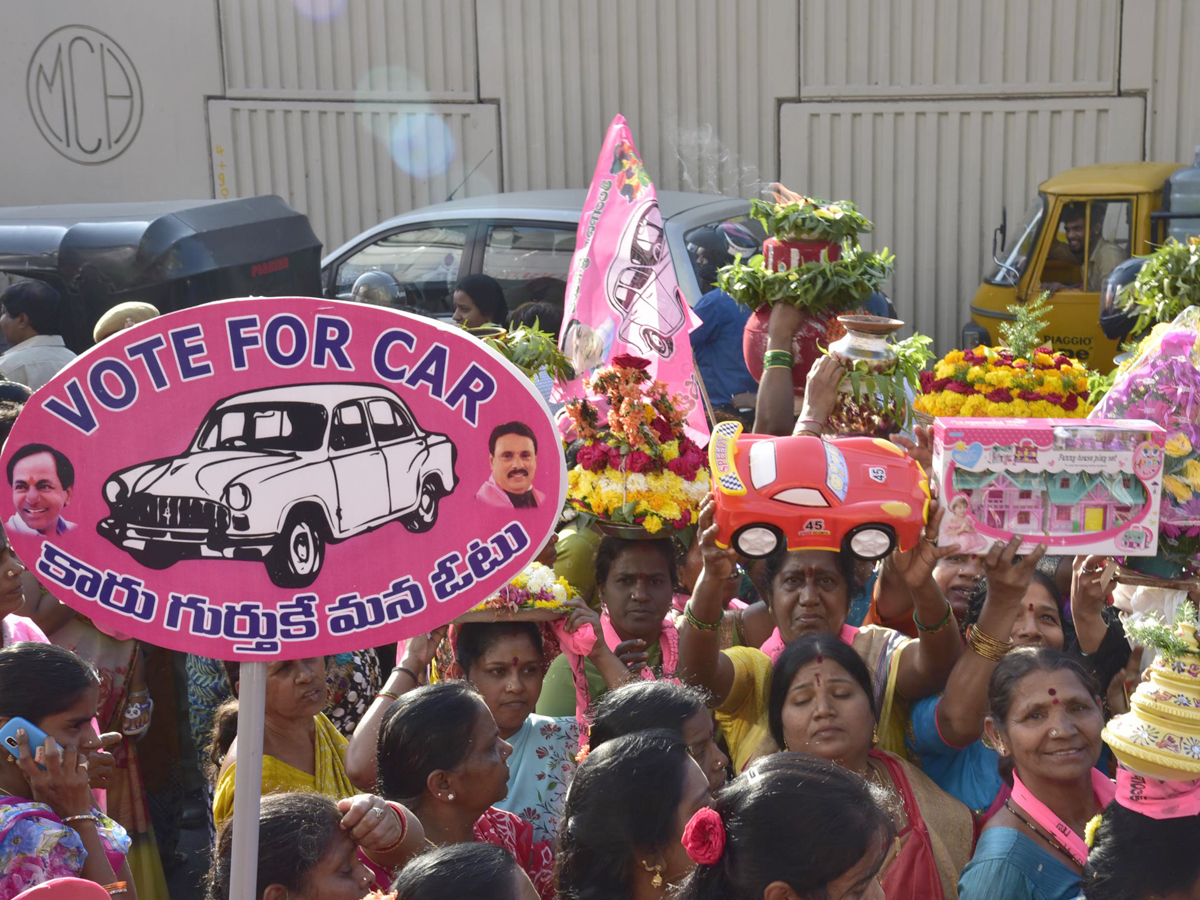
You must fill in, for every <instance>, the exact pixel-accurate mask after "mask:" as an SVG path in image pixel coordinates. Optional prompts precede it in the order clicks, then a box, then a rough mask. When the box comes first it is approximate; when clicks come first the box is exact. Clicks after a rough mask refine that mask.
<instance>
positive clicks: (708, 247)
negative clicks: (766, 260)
mask: <svg viewBox="0 0 1200 900" xmlns="http://www.w3.org/2000/svg"><path fill="white" fill-rule="evenodd" d="M732 229H737V232H736V233H735V234H734V237H735V238H741V237H742V234H743V233H744V234H745V237H746V238H748V239H749V240H750V241H751V242H752V241H753V237H752V236H751V235H750V233H749V232H747V231H745V229H742V228H739V227H738V226H736V225H709V226H705V227H704V228H701V229H698V230H696V231H695V232H693V233H692V234H690V235H688V249H689V250H690V251H691V254H692V259H693V261H694V263H695V266H696V272H697V276H698V277H699V280H700V285H701V288H702V289H703V290H705V291H706V293H705V294H704V296H702V297H701V298H700V299H699V300H697V301H696V305H695V306H694V307H693V309H694V311H695V313H696V315H697V316H699V317H700V319H701V320H703V323H704V324H703V325H701V326H700V327H699V328H697V329H696V330H695V331H693V332H692V333H691V335H690V337H691V341H692V353H693V354H694V355H695V357H696V365H697V366H698V367H699V369H700V377H701V378H702V379H703V381H704V388H705V390H706V391H708V399H709V401H710V402H711V403H712V405H713V408H714V411H715V412H717V413H718V418H720V417H721V414H722V413H724V414H726V415H733V416H735V417H737V411H738V410H740V409H750V410H753V408H754V400H755V393H756V391H757V390H758V383H757V382H755V380H754V378H753V377H752V376H751V375H750V371H749V370H748V369H747V368H746V360H745V358H744V357H743V356H742V331H743V329H744V328H745V327H746V320H747V319H749V318H750V310H748V309H746V308H745V307H743V306H739V305H738V303H737V301H736V300H734V299H733V298H732V297H730V296H729V295H728V294H727V293H725V292H724V291H723V290H721V289H720V288H718V287H716V285H715V282H716V278H717V269H719V268H720V267H721V266H724V265H728V264H729V263H730V262H732V261H733V260H732V255H731V254H730V251H729V246H730V236H729V234H727V231H730V230H732ZM742 243H745V241H743V240H739V242H738V251H739V252H740V253H742V256H743V257H744V258H748V257H749V255H750V254H751V253H754V252H757V251H756V250H755V249H754V247H749V248H748V251H749V252H747V249H743V248H742V246H741V244H742Z"/></svg>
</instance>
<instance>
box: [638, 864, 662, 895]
mask: <svg viewBox="0 0 1200 900" xmlns="http://www.w3.org/2000/svg"><path fill="white" fill-rule="evenodd" d="M642 867H643V868H644V869H645V870H646V871H647V872H653V873H654V877H653V878H651V879H650V884H652V885H653V886H654V888H655V890H662V886H663V877H662V868H663V867H662V863H657V864H656V865H655V866H654V868H650V863H648V862H646V861H645V860H644V859H643V860H642Z"/></svg>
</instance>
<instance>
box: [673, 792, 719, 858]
mask: <svg viewBox="0 0 1200 900" xmlns="http://www.w3.org/2000/svg"><path fill="white" fill-rule="evenodd" d="M682 843H683V849H684V850H686V851H687V855H688V856H689V857H691V860H692V862H694V863H696V864H697V865H701V866H715V865H716V864H717V863H718V862H720V861H721V854H723V853H724V852H725V823H724V822H723V821H722V820H721V814H720V813H719V812H717V811H716V810H715V809H713V808H712V807H710V806H706V807H704V808H703V809H700V810H697V811H696V814H695V815H694V816H692V819H691V821H690V822H688V823H687V828H685V829H683V840H682Z"/></svg>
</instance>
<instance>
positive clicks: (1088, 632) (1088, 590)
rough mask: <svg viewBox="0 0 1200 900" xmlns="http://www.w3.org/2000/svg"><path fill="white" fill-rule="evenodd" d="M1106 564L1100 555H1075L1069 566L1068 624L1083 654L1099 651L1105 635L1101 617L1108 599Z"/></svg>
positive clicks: (1105, 629) (1105, 623)
mask: <svg viewBox="0 0 1200 900" xmlns="http://www.w3.org/2000/svg"><path fill="white" fill-rule="evenodd" d="M1107 562H1108V560H1107V559H1105V558H1104V557H1102V556H1077V557H1075V561H1074V563H1073V565H1072V566H1071V622H1072V623H1073V624H1074V625H1075V637H1076V639H1077V640H1078V641H1079V649H1080V650H1081V651H1082V652H1083V653H1086V654H1092V653H1095V652H1096V651H1097V650H1099V649H1100V645H1101V644H1102V643H1104V637H1105V635H1106V634H1108V623H1107V622H1105V621H1104V615H1103V613H1104V605H1105V602H1106V601H1107V599H1108V583H1107V581H1106V579H1105V578H1104V567H1105V563H1107Z"/></svg>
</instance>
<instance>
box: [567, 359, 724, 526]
mask: <svg viewBox="0 0 1200 900" xmlns="http://www.w3.org/2000/svg"><path fill="white" fill-rule="evenodd" d="M649 365H650V363H649V361H648V360H645V359H642V358H640V357H636V356H630V355H627V354H626V355H620V356H615V357H613V359H612V363H611V365H608V366H605V367H604V368H601V369H597V370H596V371H595V372H594V373H593V374H592V376H591V377H590V378H589V379H587V382H586V384H587V387H588V389H589V391H591V392H592V393H594V394H598V395H601V396H603V397H604V398H605V400H607V404H608V410H607V412H606V413H602V412H601V410H600V408H599V407H598V406H597V405H596V404H594V403H592V402H590V401H589V400H587V399H579V400H573V401H571V402H570V403H568V404H567V414H568V415H569V416H570V418H571V421H572V422H573V423H574V426H575V430H576V432H577V434H578V435H579V438H580V439H581V440H582V441H583V446H582V447H580V448H579V450H578V452H577V453H576V456H575V462H576V464H575V467H574V468H572V469H571V471H570V473H569V474H568V488H567V500H568V502H569V503H570V504H571V505H572V506H573V507H575V508H576V509H578V510H579V511H580V512H581V513H585V514H588V515H591V516H593V517H595V518H596V519H599V520H601V521H603V522H610V523H613V524H616V525H625V526H640V527H641V528H643V529H645V531H647V532H649V533H650V534H658V533H659V532H660V531H662V530H663V529H664V528H668V527H669V528H674V529H683V528H686V527H687V526H688V525H690V524H692V523H693V522H694V521H695V517H696V514H697V511H698V509H699V506H700V501H701V500H703V499H704V497H705V495H706V494H707V493H708V490H709V478H708V470H707V469H706V468H705V462H706V460H705V457H704V451H702V450H701V449H700V448H699V447H698V446H697V445H696V444H695V442H693V441H692V440H691V439H690V438H688V437H686V436H685V435H684V433H683V422H684V418H685V416H686V415H687V408H686V407H685V406H684V404H683V402H682V400H681V399H680V398H679V397H678V395H671V394H670V393H669V392H668V390H667V386H666V385H665V384H663V383H662V382H661V381H657V380H655V379H652V378H651V377H650V373H649V372H647V371H646V368H647V367H648V366H649ZM602 417H603V420H604V421H603V422H602V421H601V419H602Z"/></svg>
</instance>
